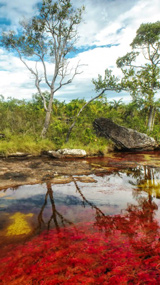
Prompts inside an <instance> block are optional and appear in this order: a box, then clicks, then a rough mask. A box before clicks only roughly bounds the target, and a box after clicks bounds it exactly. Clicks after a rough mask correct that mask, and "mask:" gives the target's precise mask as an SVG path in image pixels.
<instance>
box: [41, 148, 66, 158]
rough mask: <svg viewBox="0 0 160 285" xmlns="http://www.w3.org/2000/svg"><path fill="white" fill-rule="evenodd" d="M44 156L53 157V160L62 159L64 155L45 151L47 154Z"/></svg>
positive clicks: (53, 151)
mask: <svg viewBox="0 0 160 285" xmlns="http://www.w3.org/2000/svg"><path fill="white" fill-rule="evenodd" d="M43 154H46V155H48V156H50V157H53V158H61V157H62V155H61V154H60V153H59V152H57V151H55V150H49V151H45V152H43Z"/></svg>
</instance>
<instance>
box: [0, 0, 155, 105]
mask: <svg viewBox="0 0 160 285" xmlns="http://www.w3.org/2000/svg"><path fill="white" fill-rule="evenodd" d="M38 2H39V0H23V1H22V0H14V1H11V0H0V32H1V31H2V30H10V29H11V30H17V29H18V26H19V21H20V20H21V19H22V18H23V17H24V16H25V18H31V17H32V16H34V15H35V13H36V11H37V10H36V9H37V4H38ZM72 4H73V5H74V6H75V7H81V6H82V5H84V6H85V12H84V14H83V19H82V22H81V24H80V25H79V27H78V36H79V38H78V41H77V43H76V48H77V52H76V54H75V55H74V56H73V55H72V56H71V58H69V59H68V60H69V61H70V66H75V65H76V64H77V63H78V62H80V64H81V65H82V66H81V71H82V73H81V74H79V75H77V76H76V77H75V78H74V80H73V82H72V83H71V84H69V85H66V86H65V87H63V89H60V90H59V91H58V92H57V93H56V94H55V98H56V99H58V100H60V101H66V102H68V101H70V100H72V99H76V98H79V99H81V98H84V99H86V100H89V99H90V98H93V97H94V96H96V92H95V90H94V85H93V83H92V79H93V78H94V79H96V78H97V77H98V74H101V75H102V76H103V75H104V71H105V69H106V68H109V69H112V70H113V74H115V75H116V76H119V77H120V76H121V72H120V70H119V69H117V67H116V60H117V58H118V57H121V56H123V55H125V54H126V53H127V52H129V51H131V48H130V43H131V42H132V40H133V38H134V37H135V35H136V30H137V29H138V28H139V26H140V25H141V24H142V23H148V22H156V21H159V20H160V18H159V15H160V1H159V0H152V1H151V0H129V1H127V0H79V1H75V0H72ZM27 63H28V64H29V65H31V66H32V64H33V61H28V62H27ZM47 69H48V72H49V73H50V72H52V67H51V64H49V63H47ZM35 93H37V89H36V88H35V85H34V79H33V76H32V75H31V74H30V73H29V71H28V70H27V69H26V67H25V66H24V65H23V63H22V62H21V61H20V59H19V58H18V56H17V55H16V54H14V53H11V52H8V51H6V50H5V49H3V48H2V47H0V94H1V95H3V96H4V98H5V99H7V98H8V97H12V98H17V99H26V100H30V99H31V98H32V95H33V94H35ZM106 96H107V98H108V101H112V100H120V99H121V98H122V100H123V101H124V102H126V103H127V102H129V101H130V100H131V97H130V96H129V94H127V93H125V92H122V93H117V94H116V93H115V92H108V93H106Z"/></svg>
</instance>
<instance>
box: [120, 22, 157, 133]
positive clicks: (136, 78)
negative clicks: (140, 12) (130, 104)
mask: <svg viewBox="0 0 160 285" xmlns="http://www.w3.org/2000/svg"><path fill="white" fill-rule="evenodd" d="M131 47H132V49H133V51H132V52H129V53H127V54H126V55H124V56H123V57H121V58H118V60H117V67H119V68H121V70H122V73H123V78H122V80H121V87H122V89H125V90H127V91H129V92H130V95H131V96H132V98H133V101H135V100H141V101H142V100H143V103H144V105H145V107H147V108H148V112H147V117H148V130H149V131H151V130H153V126H154V119H155V114H156V108H157V102H156V100H155V94H156V93H157V90H159V89H160V22H159V21H158V22H156V23H146V24H142V25H141V26H140V27H139V29H138V30H137V33H136V37H135V38H134V39H133V42H132V43H131ZM137 50H138V51H137ZM140 54H142V55H143V57H144V60H145V63H141V64H137V59H138V56H139V55H140ZM139 59H140V58H139Z"/></svg>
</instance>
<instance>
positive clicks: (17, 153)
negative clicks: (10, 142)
mask: <svg viewBox="0 0 160 285" xmlns="http://www.w3.org/2000/svg"><path fill="white" fill-rule="evenodd" d="M7 156H8V157H27V156H30V154H29V153H25V152H15V153H10V154H8V155H7Z"/></svg>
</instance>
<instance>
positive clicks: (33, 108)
mask: <svg viewBox="0 0 160 285" xmlns="http://www.w3.org/2000/svg"><path fill="white" fill-rule="evenodd" d="M35 98H36V96H34V99H33V100H32V101H29V102H26V101H24V100H15V99H12V98H10V99H9V100H8V101H5V100H1V101H0V119H1V124H0V133H2V134H4V135H5V138H2V139H0V153H1V154H6V155H7V154H8V153H13V152H16V151H21V152H29V153H34V154H40V153H41V151H42V150H49V149H55V150H56V149H59V148H64V147H69V148H82V149H85V150H86V151H87V152H88V154H90V155H94V154H96V153H99V154H102V153H103V154H105V153H106V152H107V149H108V147H110V145H111V143H110V142H109V141H107V140H106V139H105V138H98V137H97V136H96V134H95V131H94V129H93V127H92V123H93V121H94V120H95V119H96V118H98V117H105V118H110V119H112V120H113V121H114V122H115V123H117V124H119V125H122V126H125V127H129V128H133V129H135V130H137V131H140V132H147V121H146V116H147V112H148V109H147V106H146V105H145V103H144V102H143V101H141V100H135V101H133V102H131V103H129V104H124V103H123V101H122V100H118V101H115V100H112V101H111V102H107V100H106V98H105V97H104V98H101V99H97V100H95V101H92V102H91V103H90V104H89V105H87V106H86V109H85V112H84V113H83V114H82V115H81V116H79V117H78V119H77V122H76V125H75V127H74V128H73V130H72V132H71V135H70V139H69V142H68V143H65V140H66V135H67V132H68V129H69V127H70V125H71V123H72V122H73V120H74V116H76V114H77V113H78V112H79V110H80V109H81V108H82V106H83V105H84V104H85V103H86V101H85V100H84V99H83V100H79V99H76V100H72V101H71V102H69V103H65V102H59V101H58V100H55V104H54V105H53V113H52V116H51V124H50V127H49V130H48V134H47V139H46V140H42V139H40V138H39V135H40V132H41V126H42V125H43V120H44V115H45V114H44V110H43V108H42V106H41V102H40V101H39V100H35ZM159 121H160V114H159V112H157V115H156V118H155V128H154V130H153V132H152V133H149V134H151V135H153V136H154V137H155V138H156V139H157V140H158V141H159V140H160V127H159Z"/></svg>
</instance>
